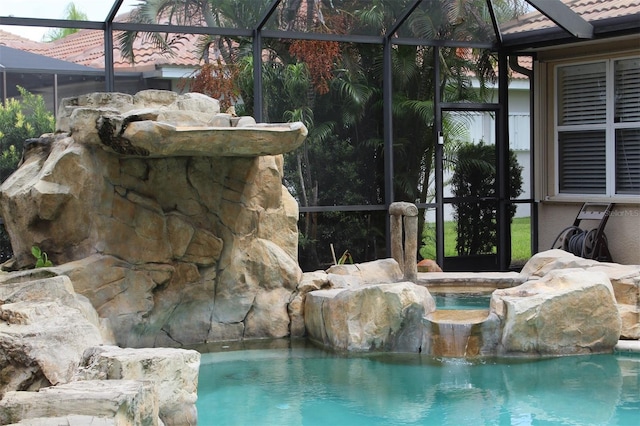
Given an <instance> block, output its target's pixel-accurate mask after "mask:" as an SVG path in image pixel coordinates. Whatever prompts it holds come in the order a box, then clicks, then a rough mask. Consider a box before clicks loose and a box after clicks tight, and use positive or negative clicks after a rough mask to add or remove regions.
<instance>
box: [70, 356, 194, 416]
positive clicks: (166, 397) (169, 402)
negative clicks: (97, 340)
mask: <svg viewBox="0 0 640 426" xmlns="http://www.w3.org/2000/svg"><path fill="white" fill-rule="evenodd" d="M199 368H200V354H199V353H198V352H196V351H193V350H185V349H174V348H143V349H133V348H125V349H123V348H119V347H117V346H98V347H93V348H89V349H87V350H86V351H85V353H84V357H83V360H82V363H81V368H80V371H79V373H78V379H81V380H105V379H108V380H138V381H143V382H146V383H151V384H152V387H153V389H154V392H155V395H156V396H157V400H158V413H159V416H160V419H161V420H162V422H163V423H164V424H165V425H166V426H187V425H196V424H197V421H198V414H197V411H196V407H195V403H196V400H197V398H198V395H197V391H198V372H199ZM169 377H170V378H171V380H167V378H169Z"/></svg>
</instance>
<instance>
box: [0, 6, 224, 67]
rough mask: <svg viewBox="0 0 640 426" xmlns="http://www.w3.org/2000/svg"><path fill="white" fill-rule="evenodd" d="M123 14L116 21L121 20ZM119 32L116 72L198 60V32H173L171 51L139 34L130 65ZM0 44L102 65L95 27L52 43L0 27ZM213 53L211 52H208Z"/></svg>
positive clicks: (99, 34) (193, 63)
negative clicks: (165, 52)
mask: <svg viewBox="0 0 640 426" xmlns="http://www.w3.org/2000/svg"><path fill="white" fill-rule="evenodd" d="M126 18H127V15H123V16H119V17H118V18H116V20H124V19H126ZM119 34H120V32H119V31H115V32H114V43H113V44H114V49H113V65H114V69H115V70H116V71H133V70H139V69H149V68H153V67H154V66H156V65H172V66H183V67H194V66H196V65H198V64H199V63H200V54H199V49H198V47H197V42H198V37H199V36H198V35H193V34H174V36H175V37H174V39H173V40H174V44H175V49H174V54H173V55H168V54H165V55H163V54H161V53H159V52H158V50H157V49H156V48H155V47H154V46H153V43H152V42H150V41H147V40H145V39H144V38H143V37H138V38H136V40H135V42H134V55H135V63H134V64H131V63H130V62H129V61H128V60H127V59H125V58H124V57H123V55H122V52H121V50H120V48H119V47H118V42H117V37H118V35H119ZM0 45H5V46H8V47H12V48H14V49H20V50H24V51H27V52H31V53H37V54H39V55H45V56H49V57H51V58H56V59H61V60H65V61H69V62H73V63H76V64H79V65H85V66H90V67H95V68H104V60H105V59H104V33H103V32H102V31H98V30H80V31H78V32H76V33H74V34H71V35H69V36H67V37H64V38H61V39H59V40H55V41H52V42H38V41H32V40H29V39H26V38H24V37H21V36H19V35H16V34H12V33H10V32H8V31H3V30H0ZM211 56H213V55H211Z"/></svg>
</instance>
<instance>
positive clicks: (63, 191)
mask: <svg viewBox="0 0 640 426" xmlns="http://www.w3.org/2000/svg"><path fill="white" fill-rule="evenodd" d="M59 116H60V118H59V123H58V126H57V128H58V132H57V133H56V134H55V135H45V136H43V137H42V138H40V139H39V140H35V141H31V142H30V143H28V144H27V146H26V148H25V152H24V162H23V164H22V165H21V167H20V168H19V169H18V170H17V171H16V172H15V173H14V174H13V175H11V176H10V177H9V178H8V179H7V180H6V181H5V182H4V183H3V184H2V185H1V186H0V213H1V216H2V217H3V219H4V223H5V226H6V229H7V232H8V234H9V236H10V238H11V243H12V246H13V250H14V254H15V258H14V259H13V260H12V261H11V262H10V263H9V264H7V265H5V267H6V268H13V269H22V268H26V267H29V266H32V265H33V264H34V261H35V259H34V258H33V256H32V254H31V248H32V246H33V245H37V246H39V247H40V249H41V250H43V251H44V252H46V253H47V255H48V257H49V258H50V259H51V260H52V261H53V263H54V265H56V267H54V268H50V269H49V271H51V273H52V274H53V275H60V276H62V275H65V276H68V277H70V278H71V280H72V282H73V285H74V287H75V289H76V291H77V292H78V293H79V294H82V295H84V296H86V297H87V298H88V299H89V300H90V301H91V303H92V304H93V306H94V307H95V309H96V310H97V312H98V313H99V315H100V316H101V317H102V318H108V319H110V320H111V324H112V327H113V332H114V334H115V338H116V343H117V344H118V345H120V346H128V347H149V346H172V347H182V346H187V345H195V344H201V343H205V342H207V341H212V340H230V339H242V338H244V337H284V336H287V335H289V317H288V311H287V309H288V304H289V302H290V299H291V297H292V295H293V294H294V292H295V288H296V285H297V284H298V282H299V281H300V278H301V276H302V271H301V270H300V268H299V266H298V264H297V252H298V246H297V244H298V234H297V218H298V208H297V204H296V203H295V200H294V199H293V197H292V196H291V195H290V194H289V192H288V191H287V190H286V188H285V187H284V186H283V185H282V176H283V170H282V167H283V158H282V153H284V152H287V151H289V150H292V149H294V148H296V147H297V146H298V145H300V143H302V140H303V139H304V137H305V135H306V129H305V128H304V126H303V125H302V124H300V123H297V124H296V123H294V124H286V125H284V124H283V125H262V124H256V123H255V121H254V120H252V119H249V118H247V119H245V120H233V117H231V116H230V115H229V114H226V115H225V114H219V105H218V103H217V101H216V100H214V99H211V98H208V97H206V96H204V95H200V94H186V95H176V94H174V93H171V92H162V91H155V90H152V91H144V92H141V93H138V94H136V95H133V96H132V95H127V94H117V93H109V94H106V93H94V94H89V95H84V96H79V97H77V98H73V99H68V100H65V101H64V102H62V106H61V108H60V114H59ZM225 120H226V124H225V123H224V122H225ZM214 122H215V123H216V127H211V123H214ZM242 123H244V124H242Z"/></svg>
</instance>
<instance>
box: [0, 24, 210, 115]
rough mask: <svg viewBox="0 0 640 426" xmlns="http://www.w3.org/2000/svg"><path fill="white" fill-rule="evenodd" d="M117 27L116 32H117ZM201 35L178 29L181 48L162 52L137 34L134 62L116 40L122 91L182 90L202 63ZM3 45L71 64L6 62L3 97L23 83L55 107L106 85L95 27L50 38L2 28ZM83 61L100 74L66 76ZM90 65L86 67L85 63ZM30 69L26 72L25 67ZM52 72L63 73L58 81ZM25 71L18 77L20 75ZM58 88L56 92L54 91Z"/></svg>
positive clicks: (0, 59)
mask: <svg viewBox="0 0 640 426" xmlns="http://www.w3.org/2000/svg"><path fill="white" fill-rule="evenodd" d="M126 17H127V15H126V14H125V15H122V16H120V17H118V18H116V20H120V19H124V18H126ZM118 34H119V33H117V32H116V33H115V36H116V37H117V35H118ZM196 41H197V36H195V35H176V36H175V37H174V42H175V43H176V46H177V49H176V50H175V54H173V55H170V56H169V55H162V54H160V53H158V50H157V49H155V48H154V46H153V44H152V43H149V42H145V41H143V40H142V38H140V37H138V38H137V39H136V42H135V45H134V52H135V63H131V62H130V61H128V60H127V59H125V58H124V57H123V55H122V54H121V51H120V49H119V48H118V45H117V41H116V42H114V49H113V56H114V58H113V63H114V73H115V77H116V78H115V90H116V91H118V92H123V93H131V94H133V93H136V92H138V91H140V90H144V89H163V90H174V91H180V90H179V85H180V82H181V80H182V79H184V78H186V77H188V76H190V75H191V74H192V73H193V72H194V71H196V70H197V69H198V67H199V65H200V64H201V63H202V61H201V60H200V52H199V49H198V47H197V46H196ZM0 46H6V47H8V48H12V49H19V50H22V51H24V52H29V53H31V54H35V55H40V56H41V59H42V60H43V61H47V59H49V58H53V59H57V60H59V64H62V63H63V61H64V62H66V63H67V64H68V65H67V66H59V67H58V68H59V69H56V70H49V71H44V70H41V69H40V68H41V67H39V66H38V61H35V63H33V69H31V70H27V71H25V69H24V68H25V67H20V68H14V67H8V66H5V68H4V69H2V68H0V72H2V71H4V72H5V73H6V74H5V75H12V77H11V80H12V81H11V83H14V84H7V85H6V86H5V87H6V89H5V91H6V93H2V95H3V96H4V97H11V96H14V95H16V94H17V92H16V91H15V84H19V85H21V86H24V87H25V88H27V89H28V90H29V91H31V92H32V93H36V94H42V95H43V96H44V98H45V101H46V102H47V106H49V107H50V108H51V109H52V110H54V111H55V109H56V106H57V102H58V101H59V100H60V99H62V98H64V97H68V96H74V95H77V94H78V93H88V92H96V91H104V87H105V84H104V68H105V54H104V52H105V45H104V33H103V32H102V31H95V30H80V31H78V32H76V33H74V34H71V35H69V36H67V37H64V38H61V39H58V40H55V41H52V42H37V41H32V40H29V39H26V38H24V37H21V36H18V35H16V34H12V33H11V32H8V31H3V30H0ZM209 54H210V57H212V58H213V57H215V56H214V55H215V52H210V53H209ZM2 63H3V56H2V52H0V65H1V64H2ZM74 65H75V66H83V67H85V69H95V70H97V71H99V74H100V75H99V76H97V77H96V76H94V75H93V74H92V73H87V76H91V78H86V79H84V80H83V81H81V80H80V79H77V78H76V79H72V80H73V81H70V79H68V78H66V76H67V75H68V73H66V72H65V70H66V68H73V66H74ZM87 67H88V68H87ZM25 72H27V73H29V75H28V76H25V75H24V73H25ZM34 74H41V76H39V77H38V78H39V79H40V80H41V81H43V82H44V83H43V84H40V85H35V84H34V81H35V80H37V79H38V78H34ZM53 75H60V76H63V77H62V78H57V79H56V80H57V81H54V78H53ZM21 76H22V77H23V79H22V80H20V77H21ZM54 93H56V94H57V96H54V95H53V94H54Z"/></svg>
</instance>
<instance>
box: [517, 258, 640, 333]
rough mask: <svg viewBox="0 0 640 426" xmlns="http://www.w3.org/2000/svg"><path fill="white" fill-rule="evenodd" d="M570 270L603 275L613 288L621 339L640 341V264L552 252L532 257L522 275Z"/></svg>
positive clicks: (533, 275) (539, 274)
mask: <svg viewBox="0 0 640 426" xmlns="http://www.w3.org/2000/svg"><path fill="white" fill-rule="evenodd" d="M569 268H577V269H581V270H584V271H588V272H600V273H604V274H605V275H606V276H607V278H608V279H609V281H610V282H611V285H612V286H613V292H614V294H615V299H616V303H617V306H618V311H619V312H620V318H621V320H622V328H621V331H620V336H621V338H623V339H635V340H637V339H640V265H620V264H618V263H609V262H598V261H595V260H591V259H584V258H582V257H579V256H576V255H574V254H572V253H569V252H566V251H563V250H559V249H554V250H547V251H544V252H540V253H537V254H535V255H534V256H532V257H531V259H529V261H528V262H527V263H526V264H525V266H524V268H523V269H522V275H523V276H525V277H528V278H529V279H530V280H535V279H538V278H541V277H544V276H545V275H547V274H548V273H550V272H551V271H556V270H563V269H569Z"/></svg>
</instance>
